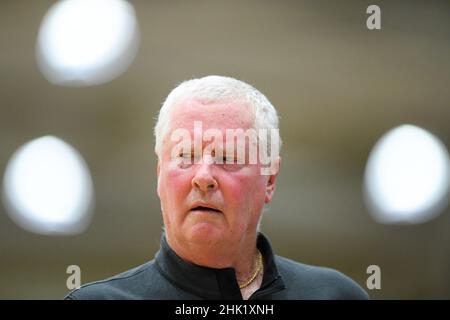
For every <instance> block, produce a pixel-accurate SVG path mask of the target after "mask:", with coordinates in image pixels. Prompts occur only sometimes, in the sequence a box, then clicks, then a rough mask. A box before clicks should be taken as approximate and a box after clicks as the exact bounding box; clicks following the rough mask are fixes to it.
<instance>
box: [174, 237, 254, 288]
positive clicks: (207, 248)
mask: <svg viewBox="0 0 450 320" xmlns="http://www.w3.org/2000/svg"><path fill="white" fill-rule="evenodd" d="M166 239H167V243H168V244H169V246H170V247H171V248H172V250H173V251H175V253H176V254H177V255H178V256H179V257H181V258H182V259H183V260H185V261H187V262H190V263H193V264H196V265H199V266H203V267H208V268H215V269H222V268H233V269H234V270H235V274H236V279H237V280H238V282H239V283H241V282H244V281H245V280H247V279H248V278H249V277H250V275H251V274H252V273H253V272H254V271H255V267H256V257H257V250H256V232H255V233H254V234H251V235H245V236H244V237H243V238H242V239H241V240H240V241H239V243H238V244H236V245H230V244H228V243H222V242H221V243H214V244H209V243H208V244H204V243H197V242H195V243H194V242H189V241H177V238H176V237H173V236H171V235H170V234H169V233H167V232H166Z"/></svg>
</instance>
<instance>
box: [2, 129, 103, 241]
mask: <svg viewBox="0 0 450 320" xmlns="http://www.w3.org/2000/svg"><path fill="white" fill-rule="evenodd" d="M93 194H94V192H93V184H92V180H91V175H90V173H89V170H88V168H87V165H86V163H85V162H84V160H83V158H82V157H81V156H80V154H79V153H78V152H77V151H76V150H75V149H74V148H73V147H71V146H70V145H68V144H67V143H65V142H64V141H62V140H60V139H58V138H56V137H53V136H44V137H41V138H38V139H35V140H32V141H30V142H28V143H26V144H25V145H23V146H22V147H20V148H19V149H18V150H17V151H16V152H15V153H14V154H13V156H12V157H11V159H10V161H9V163H8V165H7V168H6V171H5V175H4V178H3V200H4V203H5V207H6V209H7V211H8V213H9V215H10V216H11V218H12V219H13V220H14V221H15V222H16V223H17V224H18V225H20V226H21V227H23V228H24V229H26V230H29V231H32V232H35V233H40V234H77V233H81V232H83V231H84V230H85V229H86V228H87V227H88V225H89V223H90V216H91V212H92V208H93Z"/></svg>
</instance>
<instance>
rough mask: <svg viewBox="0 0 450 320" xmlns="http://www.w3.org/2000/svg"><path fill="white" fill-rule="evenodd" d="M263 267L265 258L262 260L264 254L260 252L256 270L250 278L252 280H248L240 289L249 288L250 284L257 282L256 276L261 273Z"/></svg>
mask: <svg viewBox="0 0 450 320" xmlns="http://www.w3.org/2000/svg"><path fill="white" fill-rule="evenodd" d="M262 266H263V258H262V254H261V252H260V251H259V250H258V259H257V260H256V270H255V272H254V273H253V274H252V275H251V276H250V278H248V280H247V281H245V282H244V283H243V284H240V285H239V289H243V288H245V287H247V286H248V285H249V284H250V283H252V282H253V280H255V278H256V276H257V275H258V274H259V273H260V272H261V269H262Z"/></svg>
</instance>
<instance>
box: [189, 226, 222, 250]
mask: <svg viewBox="0 0 450 320" xmlns="http://www.w3.org/2000/svg"><path fill="white" fill-rule="evenodd" d="M187 234H188V237H187V238H188V241H189V242H192V243H196V244H201V245H214V244H218V243H221V242H223V240H224V239H225V236H224V231H223V230H222V229H221V228H220V227H218V226H216V225H214V224H212V223H209V222H197V223H195V224H194V225H192V226H190V227H189V230H188V232H187Z"/></svg>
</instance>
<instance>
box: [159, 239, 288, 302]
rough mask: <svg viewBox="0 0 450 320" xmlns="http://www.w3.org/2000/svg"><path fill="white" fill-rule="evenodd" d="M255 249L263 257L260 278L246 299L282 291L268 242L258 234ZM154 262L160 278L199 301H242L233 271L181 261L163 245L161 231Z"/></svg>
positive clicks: (167, 246)
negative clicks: (251, 293) (197, 298)
mask: <svg viewBox="0 0 450 320" xmlns="http://www.w3.org/2000/svg"><path fill="white" fill-rule="evenodd" d="M257 247H258V249H259V250H260V251H261V254H262V255H263V258H264V275H263V280H262V283H261V287H260V288H259V289H258V290H257V291H256V292H255V293H253V295H252V296H251V297H250V299H252V298H256V297H258V298H260V297H263V296H265V295H268V294H270V293H274V292H277V291H280V290H283V289H284V288H285V285H284V283H283V280H282V278H281V276H280V274H279V273H278V269H277V266H276V264H275V259H274V254H273V251H272V247H271V245H270V242H269V240H268V238H267V237H266V236H265V235H264V234H262V233H261V232H259V233H258V235H257ZM155 261H156V264H157V266H158V267H159V269H160V272H161V273H162V274H163V276H164V277H166V278H167V279H168V280H169V281H171V282H172V283H173V284H174V285H176V286H178V287H180V288H181V289H183V290H185V291H187V292H190V293H192V294H194V295H196V296H199V297H201V298H203V299H232V300H239V299H242V295H241V291H240V289H239V285H238V283H237V280H236V275H235V272H234V271H235V270H234V268H223V269H214V268H208V267H203V266H199V265H195V264H192V263H189V262H187V261H185V260H183V259H181V258H180V257H179V256H178V255H177V254H176V253H175V251H173V250H172V248H171V247H170V246H169V244H168V243H167V240H166V236H165V233H164V232H163V234H162V236H161V249H160V250H159V251H158V252H157V253H156V256H155Z"/></svg>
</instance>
